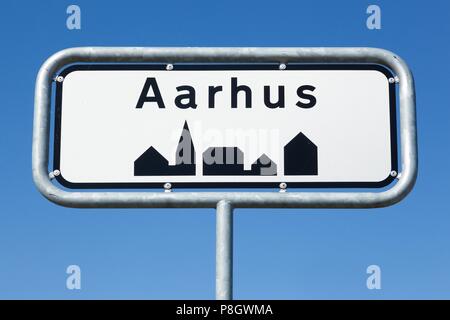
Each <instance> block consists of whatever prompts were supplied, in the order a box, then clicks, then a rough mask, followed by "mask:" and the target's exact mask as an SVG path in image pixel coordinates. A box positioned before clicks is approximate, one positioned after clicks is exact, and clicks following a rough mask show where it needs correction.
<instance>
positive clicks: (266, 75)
mask: <svg viewBox="0 0 450 320" xmlns="http://www.w3.org/2000/svg"><path fill="white" fill-rule="evenodd" d="M393 77H394V76H393V74H392V72H391V71H390V70H389V69H387V68H385V67H382V66H380V65H376V64H364V65H356V64H315V65H305V64H298V63H292V64H287V65H284V64H283V65H281V67H280V64H274V63H272V64H270V63H268V64H174V65H166V64H142V65H136V64H107V65H105V64H102V65H95V64H75V65H71V66H69V67H68V68H65V69H63V70H62V71H61V72H60V73H59V74H58V78H57V86H56V119H57V120H56V125H55V135H54V136H55V145H54V150H55V153H54V169H55V170H58V171H59V173H60V174H59V175H58V176H57V179H58V181H59V182H60V183H61V184H62V185H64V186H66V187H69V188H78V187H92V188H95V187H101V188H103V187H106V188H107V187H119V188H126V187H154V186H162V185H163V184H164V183H166V182H170V183H172V185H173V186H189V187H210V186H217V187H227V186H232V187H259V186H266V187H277V186H279V184H280V183H283V182H284V183H287V184H288V185H289V186H298V187H302V186H305V187H316V186H317V187H329V186H330V187H383V186H386V185H387V184H389V183H390V182H391V181H392V180H393V179H394V177H395V173H396V172H397V170H398V169H397V157H396V155H397V138H396V108H395V100H396V98H395V83H393V82H392V81H391V82H389V79H393Z"/></svg>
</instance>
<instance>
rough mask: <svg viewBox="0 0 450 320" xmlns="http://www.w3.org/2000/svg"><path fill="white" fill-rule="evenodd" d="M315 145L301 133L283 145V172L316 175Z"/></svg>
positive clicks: (292, 174)
mask: <svg viewBox="0 0 450 320" xmlns="http://www.w3.org/2000/svg"><path fill="white" fill-rule="evenodd" d="M317 167H318V164H317V146H316V145H315V144H314V143H313V142H312V141H311V140H309V139H308V138H307V137H306V136H305V135H304V134H303V133H301V132H300V133H299V134H297V135H296V136H295V137H294V138H293V139H292V140H291V141H289V143H288V144H287V145H285V146H284V174H285V175H287V176H290V175H291V176H294V175H295V176H296V175H317V174H318V169H317Z"/></svg>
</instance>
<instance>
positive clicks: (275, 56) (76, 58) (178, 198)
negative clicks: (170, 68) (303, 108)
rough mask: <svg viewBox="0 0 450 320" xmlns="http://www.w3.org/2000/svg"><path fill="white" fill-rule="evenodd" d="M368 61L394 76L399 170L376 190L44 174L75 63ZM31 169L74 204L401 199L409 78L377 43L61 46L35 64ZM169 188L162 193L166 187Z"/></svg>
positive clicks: (322, 204)
mask: <svg viewBox="0 0 450 320" xmlns="http://www.w3.org/2000/svg"><path fill="white" fill-rule="evenodd" d="M111 62H122V63H149V62H152V63H154V62H158V63H167V64H172V63H182V62H183V63H186V62H188V63H207V62H214V63H218V62H227V63H228V62H231V63H265V62H277V63H280V64H287V63H290V62H292V63H294V62H295V63H371V64H380V65H383V66H385V67H387V68H389V69H390V70H392V72H393V73H394V75H395V82H398V84H399V102H400V104H399V110H400V120H399V124H400V129H399V132H400V151H401V167H400V168H401V172H399V173H398V174H397V176H396V177H397V179H398V181H397V182H396V183H395V184H394V185H393V186H392V187H391V188H390V189H388V190H385V191H382V192H375V191H374V192H283V193H279V192H241V191H240V192H156V191H152V192H69V191H66V190H63V189H61V188H59V187H57V186H56V185H54V184H53V183H52V181H51V180H52V177H54V176H53V173H50V174H49V140H50V115H51V102H52V83H53V81H54V77H55V75H56V74H57V72H58V71H59V70H61V68H63V67H65V66H67V65H69V64H73V63H111ZM34 103H35V113H34V129H33V152H32V171H33V179H34V182H35V184H36V186H37V188H38V189H39V191H40V192H41V193H42V194H43V195H44V196H45V197H46V198H47V199H49V200H50V201H52V202H54V203H57V204H59V205H62V206H66V207H76V208H215V207H216V206H217V204H218V203H219V201H227V202H228V203H230V204H232V206H233V207H234V208H375V207H386V206H389V205H392V204H395V203H397V202H399V201H400V200H402V199H403V198H404V197H405V196H406V195H407V194H408V193H409V192H410V191H411V189H412V188H413V185H414V183H415V180H416V176H417V167H418V156H417V134H416V111H415V89H414V80H413V76H412V74H411V72H410V70H409V68H408V66H407V65H406V63H405V62H404V61H403V60H402V59H401V58H400V57H398V56H397V55H396V54H394V53H392V52H390V51H386V50H383V49H377V48H135V47H81V48H70V49H65V50H62V51H59V52H57V53H55V54H54V55H53V56H51V57H50V58H49V59H48V60H47V61H46V62H45V63H44V64H43V65H42V67H41V69H40V71H39V73H38V76H37V80H36V90H35V102H34ZM166 191H168V190H166Z"/></svg>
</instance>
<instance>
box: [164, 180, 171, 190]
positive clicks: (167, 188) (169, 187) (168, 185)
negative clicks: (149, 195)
mask: <svg viewBox="0 0 450 320" xmlns="http://www.w3.org/2000/svg"><path fill="white" fill-rule="evenodd" d="M164 189H166V190H170V189H172V184H171V183H169V182H167V183H164Z"/></svg>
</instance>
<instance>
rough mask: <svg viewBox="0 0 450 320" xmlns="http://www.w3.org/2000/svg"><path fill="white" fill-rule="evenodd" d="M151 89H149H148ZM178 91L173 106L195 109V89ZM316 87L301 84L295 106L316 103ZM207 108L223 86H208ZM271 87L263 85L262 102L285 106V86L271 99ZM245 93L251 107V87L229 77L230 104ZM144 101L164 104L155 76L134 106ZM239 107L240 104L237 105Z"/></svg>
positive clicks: (180, 87)
mask: <svg viewBox="0 0 450 320" xmlns="http://www.w3.org/2000/svg"><path fill="white" fill-rule="evenodd" d="M150 89H151V90H150ZM176 89H177V92H178V93H179V94H178V95H177V96H176V97H175V100H174V103H175V106H177V107H178V108H180V109H196V108H197V106H198V105H197V103H196V91H195V88H194V87H192V86H189V85H182V86H178V87H176ZM315 89H316V88H315V87H314V86H312V85H301V86H299V87H298V88H297V90H296V91H297V96H298V97H299V100H298V101H297V103H296V104H295V105H296V106H297V107H300V108H305V109H309V108H312V107H314V106H315V105H316V102H317V101H316V97H315V96H314V95H312V94H311V93H312V92H313V91H314V90H315ZM207 90H208V108H211V109H213V108H215V106H216V95H217V94H220V92H221V91H223V86H208V89H207ZM270 91H271V87H270V86H264V104H265V106H266V107H267V108H270V109H275V108H285V106H286V103H285V100H286V99H285V87H284V86H278V90H277V91H278V92H277V93H278V98H277V99H274V100H271V92H270ZM239 93H242V94H244V95H245V108H252V89H251V88H250V87H249V86H247V85H245V84H238V79H237V78H235V77H232V78H231V96H230V106H231V108H233V109H235V108H238V94H239ZM145 103H156V104H157V106H158V108H161V109H164V108H165V107H166V104H165V102H164V99H163V97H162V95H161V91H160V89H159V86H158V82H157V81H156V78H154V77H149V78H147V79H146V80H145V83H144V86H143V88H142V90H141V94H140V96H139V99H138V101H137V104H136V108H138V109H140V108H142V107H143V106H144V104H145ZM239 107H240V106H239Z"/></svg>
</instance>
